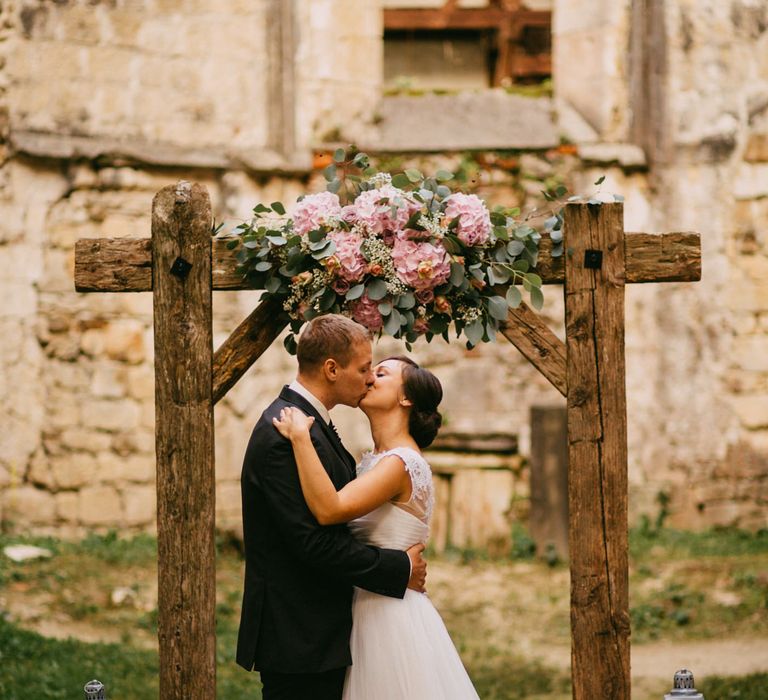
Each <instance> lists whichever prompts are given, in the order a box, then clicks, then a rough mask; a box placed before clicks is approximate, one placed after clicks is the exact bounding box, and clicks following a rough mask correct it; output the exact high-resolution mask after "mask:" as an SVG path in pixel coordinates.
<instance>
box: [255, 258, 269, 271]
mask: <svg viewBox="0 0 768 700" xmlns="http://www.w3.org/2000/svg"><path fill="white" fill-rule="evenodd" d="M253 269H254V270H256V272H266V271H267V270H271V269H272V263H271V262H269V260H261V261H259V262H257V263H256V264H255V265H254V266H253Z"/></svg>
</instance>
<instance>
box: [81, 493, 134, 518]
mask: <svg viewBox="0 0 768 700" xmlns="http://www.w3.org/2000/svg"><path fill="white" fill-rule="evenodd" d="M123 517H124V516H123V504H122V502H121V500H120V496H119V494H118V493H117V490H116V489H114V488H113V487H111V486H89V487H86V488H84V489H81V490H80V491H79V493H78V520H79V521H80V522H81V523H82V524H83V525H120V524H121V523H122V522H123Z"/></svg>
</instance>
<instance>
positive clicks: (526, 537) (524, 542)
mask: <svg viewBox="0 0 768 700" xmlns="http://www.w3.org/2000/svg"><path fill="white" fill-rule="evenodd" d="M534 556H536V543H535V542H534V541H533V538H532V537H531V536H530V534H529V533H528V530H527V528H526V527H525V526H524V525H523V524H522V523H519V522H515V523H513V525H512V549H511V550H510V557H511V558H512V559H533V557H534Z"/></svg>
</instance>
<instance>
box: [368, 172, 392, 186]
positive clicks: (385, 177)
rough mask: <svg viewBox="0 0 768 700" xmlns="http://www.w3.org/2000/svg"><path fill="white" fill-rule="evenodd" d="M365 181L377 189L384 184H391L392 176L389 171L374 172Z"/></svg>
mask: <svg viewBox="0 0 768 700" xmlns="http://www.w3.org/2000/svg"><path fill="white" fill-rule="evenodd" d="M367 182H368V183H369V184H371V185H373V186H374V188H375V189H379V188H380V187H383V186H384V185H390V184H392V176H391V175H390V174H389V173H376V174H375V175H374V176H373V177H371V178H369V179H368V180H367Z"/></svg>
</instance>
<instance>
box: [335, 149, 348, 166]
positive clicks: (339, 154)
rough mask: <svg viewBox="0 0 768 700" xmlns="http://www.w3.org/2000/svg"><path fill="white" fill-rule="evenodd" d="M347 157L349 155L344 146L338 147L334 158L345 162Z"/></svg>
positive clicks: (337, 161)
mask: <svg viewBox="0 0 768 700" xmlns="http://www.w3.org/2000/svg"><path fill="white" fill-rule="evenodd" d="M346 157H347V154H346V153H345V152H344V149H343V148H337V149H336V150H335V151H334V152H333V160H334V161H335V162H336V163H343V162H344V160H345V158H346Z"/></svg>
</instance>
